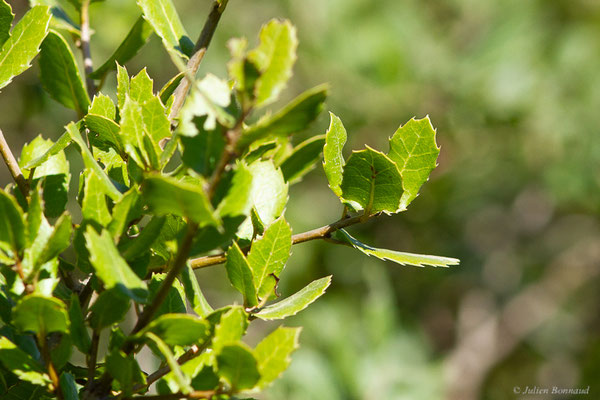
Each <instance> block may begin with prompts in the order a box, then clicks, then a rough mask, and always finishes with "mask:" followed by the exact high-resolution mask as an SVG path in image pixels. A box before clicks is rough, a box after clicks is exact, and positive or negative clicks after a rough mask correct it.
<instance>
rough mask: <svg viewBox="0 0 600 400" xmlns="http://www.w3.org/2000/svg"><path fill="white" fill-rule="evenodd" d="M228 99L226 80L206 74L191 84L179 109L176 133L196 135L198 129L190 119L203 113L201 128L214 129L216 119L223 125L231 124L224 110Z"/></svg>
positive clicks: (229, 98)
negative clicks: (189, 91) (187, 94)
mask: <svg viewBox="0 0 600 400" xmlns="http://www.w3.org/2000/svg"><path fill="white" fill-rule="evenodd" d="M230 101H231V89H230V88H229V84H228V83H227V81H225V80H223V79H220V78H218V77H216V76H215V75H213V74H207V75H206V76H205V77H204V78H202V79H201V80H200V81H198V82H197V83H196V84H195V85H194V86H193V88H192V92H191V93H190V95H189V96H188V97H187V99H186V101H185V104H184V105H183V108H182V109H181V112H180V116H179V121H180V122H179V127H178V129H177V131H178V133H179V134H181V135H183V136H196V135H197V134H198V132H199V130H198V128H196V125H195V124H193V123H192V121H193V120H195V117H202V116H205V115H206V119H205V120H204V124H203V126H202V128H203V129H204V130H206V131H212V130H214V129H216V127H217V121H219V123H220V124H221V125H223V126H231V121H230V119H231V116H230V115H229V114H227V112H226V111H225V107H227V106H228V105H229V103H230ZM196 121H198V120H196Z"/></svg>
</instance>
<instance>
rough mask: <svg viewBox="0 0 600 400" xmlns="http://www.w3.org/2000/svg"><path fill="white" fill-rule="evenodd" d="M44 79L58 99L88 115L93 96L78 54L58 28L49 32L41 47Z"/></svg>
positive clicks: (53, 96)
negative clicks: (79, 63)
mask: <svg viewBox="0 0 600 400" xmlns="http://www.w3.org/2000/svg"><path fill="white" fill-rule="evenodd" d="M40 80H41V81H42V85H43V86H44V89H46V91H47V92H48V94H50V97H52V98H53V99H54V100H56V101H58V102H59V103H61V104H62V105H63V106H65V107H67V108H71V109H73V110H75V111H76V112H77V114H78V115H79V116H83V115H85V113H86V112H87V109H88V107H89V105H90V99H89V97H88V95H87V92H86V90H85V86H84V85H83V80H82V79H81V75H80V74H79V69H78V68H77V64H76V62H75V56H74V55H73V52H72V51H71V48H70V47H69V45H68V44H67V41H66V40H65V39H64V38H63V37H62V36H61V35H60V34H59V33H58V32H55V31H50V32H48V35H47V36H46V39H44V41H43V42H42V46H41V51H40Z"/></svg>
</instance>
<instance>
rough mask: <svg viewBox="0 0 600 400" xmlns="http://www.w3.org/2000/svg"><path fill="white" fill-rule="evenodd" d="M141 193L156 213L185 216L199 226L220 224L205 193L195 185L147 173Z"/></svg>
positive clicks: (151, 209)
mask: <svg viewBox="0 0 600 400" xmlns="http://www.w3.org/2000/svg"><path fill="white" fill-rule="evenodd" d="M142 195H143V198H144V200H145V202H146V204H147V205H148V206H149V207H150V211H151V212H152V213H154V214H156V215H168V214H174V215H178V216H180V217H187V218H190V219H191V220H192V221H194V222H196V223H198V224H200V225H201V226H206V225H215V226H218V225H219V224H220V221H219V220H218V219H217V217H216V216H215V212H214V210H213V208H212V206H211V204H210V202H209V200H208V197H207V196H206V193H205V192H204V190H202V189H201V188H200V187H198V186H196V185H192V184H190V183H185V182H180V181H177V180H176V179H174V178H170V177H166V176H161V175H158V174H157V175H149V176H148V177H147V178H146V179H144V183H143V184H142Z"/></svg>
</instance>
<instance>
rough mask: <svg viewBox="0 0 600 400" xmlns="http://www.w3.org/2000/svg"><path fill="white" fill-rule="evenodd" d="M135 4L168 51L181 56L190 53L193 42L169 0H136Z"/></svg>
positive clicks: (192, 49) (189, 54)
mask: <svg viewBox="0 0 600 400" xmlns="http://www.w3.org/2000/svg"><path fill="white" fill-rule="evenodd" d="M137 4H138V6H139V7H140V8H141V9H142V12H143V13H144V18H145V19H146V21H148V22H149V23H150V25H152V28H153V29H154V32H156V34H157V35H158V36H159V37H160V38H161V39H162V42H163V45H164V46H165V48H166V49H167V50H168V51H173V52H175V53H177V54H179V55H180V56H182V57H185V56H188V57H189V56H191V55H192V53H193V51H194V43H193V42H192V41H191V40H190V38H189V37H188V35H187V33H186V31H185V28H184V27H183V24H182V23H181V20H180V19H179V16H178V15H177V10H176V9H175V6H174V5H173V2H172V1H171V0H137Z"/></svg>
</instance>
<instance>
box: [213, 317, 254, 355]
mask: <svg viewBox="0 0 600 400" xmlns="http://www.w3.org/2000/svg"><path fill="white" fill-rule="evenodd" d="M247 328H248V314H246V312H245V311H244V309H243V308H242V307H240V306H234V307H231V309H229V310H228V311H227V312H225V313H223V314H222V315H221V318H220V320H219V323H218V324H217V325H216V326H215V333H214V336H213V340H212V348H213V350H214V351H215V352H217V353H218V352H219V351H220V350H221V348H222V347H223V346H225V345H227V344H232V343H237V342H239V341H240V340H241V339H242V336H244V334H245V333H246V329H247Z"/></svg>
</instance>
